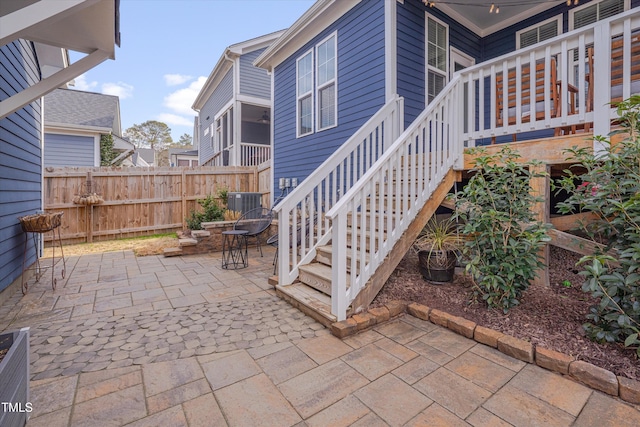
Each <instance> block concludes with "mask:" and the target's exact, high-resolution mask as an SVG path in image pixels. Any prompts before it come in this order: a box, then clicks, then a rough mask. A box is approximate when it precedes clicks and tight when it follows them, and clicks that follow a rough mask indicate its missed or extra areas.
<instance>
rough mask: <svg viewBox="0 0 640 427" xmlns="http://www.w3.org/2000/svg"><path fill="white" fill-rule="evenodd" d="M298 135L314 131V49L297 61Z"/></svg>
mask: <svg viewBox="0 0 640 427" xmlns="http://www.w3.org/2000/svg"><path fill="white" fill-rule="evenodd" d="M296 75H297V79H296V80H297V83H296V93H297V106H296V117H297V122H298V123H297V135H298V137H300V136H304V135H308V134H310V133H313V51H312V50H311V51H309V52H307V53H306V54H304V55H303V56H302V57H301V58H299V59H298V61H297V63H296Z"/></svg>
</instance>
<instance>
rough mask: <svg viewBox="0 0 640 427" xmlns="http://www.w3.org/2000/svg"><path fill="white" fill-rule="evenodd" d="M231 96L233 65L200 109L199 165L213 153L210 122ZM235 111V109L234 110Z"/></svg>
mask: <svg viewBox="0 0 640 427" xmlns="http://www.w3.org/2000/svg"><path fill="white" fill-rule="evenodd" d="M232 98H233V67H231V69H230V70H229V71H228V72H227V74H225V75H224V77H223V78H222V80H221V81H220V84H219V85H218V87H216V88H215V89H214V91H213V94H212V95H211V97H210V98H209V99H208V100H207V102H206V103H205V104H204V107H202V109H201V110H200V150H199V155H200V158H199V159H198V161H199V162H200V164H201V165H203V164H205V163H206V162H207V161H209V160H210V159H211V158H212V157H213V155H214V154H215V153H214V152H213V148H212V147H211V129H210V128H211V124H212V123H213V121H214V120H215V119H214V118H215V115H216V114H218V112H219V111H220V109H221V108H222V107H224V106H225V105H226V104H228V103H229V101H231V99H232ZM234 113H235V111H234ZM207 117H208V119H207ZM207 127H209V134H208V135H207V136H205V135H204V130H205V129H207Z"/></svg>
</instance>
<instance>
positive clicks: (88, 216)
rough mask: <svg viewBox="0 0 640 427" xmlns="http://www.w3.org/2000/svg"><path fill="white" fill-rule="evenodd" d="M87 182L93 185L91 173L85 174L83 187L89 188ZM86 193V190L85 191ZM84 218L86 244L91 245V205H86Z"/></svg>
mask: <svg viewBox="0 0 640 427" xmlns="http://www.w3.org/2000/svg"><path fill="white" fill-rule="evenodd" d="M89 182H91V183H92V184H93V175H92V174H91V171H89V172H87V182H86V184H85V187H87V188H89V185H88V184H89ZM87 191H88V190H87ZM84 212H85V218H86V221H85V222H86V223H87V243H93V205H86V208H85V211H84Z"/></svg>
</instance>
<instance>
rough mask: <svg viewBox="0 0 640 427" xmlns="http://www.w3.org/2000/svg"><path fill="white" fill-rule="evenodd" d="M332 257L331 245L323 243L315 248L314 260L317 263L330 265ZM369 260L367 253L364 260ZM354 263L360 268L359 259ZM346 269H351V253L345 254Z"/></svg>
mask: <svg viewBox="0 0 640 427" xmlns="http://www.w3.org/2000/svg"><path fill="white" fill-rule="evenodd" d="M332 259H333V246H331V245H325V246H319V247H318V248H317V249H316V261H318V262H319V263H322V264H326V265H329V266H330V265H332V264H331V262H332ZM368 261H369V253H366V254H365V262H368ZM356 265H357V267H358V268H360V260H359V259H358V260H357V261H356ZM347 271H351V255H349V254H348V255H347Z"/></svg>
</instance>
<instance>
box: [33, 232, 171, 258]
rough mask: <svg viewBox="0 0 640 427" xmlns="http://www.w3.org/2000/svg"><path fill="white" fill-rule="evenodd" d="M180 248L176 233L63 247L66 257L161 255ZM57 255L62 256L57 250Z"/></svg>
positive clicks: (49, 252) (46, 254) (48, 250)
mask: <svg viewBox="0 0 640 427" xmlns="http://www.w3.org/2000/svg"><path fill="white" fill-rule="evenodd" d="M175 246H178V236H177V234H176V233H166V234H153V235H149V236H139V237H127V238H125V239H116V240H105V241H101V242H94V243H79V244H76V245H63V250H64V256H65V257H70V256H81V255H89V254H96V253H103V252H118V251H127V250H131V251H133V253H135V254H136V256H147V255H161V254H162V253H163V251H164V248H169V247H175ZM52 253H53V251H52V248H45V250H44V258H50V257H51V256H52ZM56 255H57V256H59V255H60V250H59V248H56Z"/></svg>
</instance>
